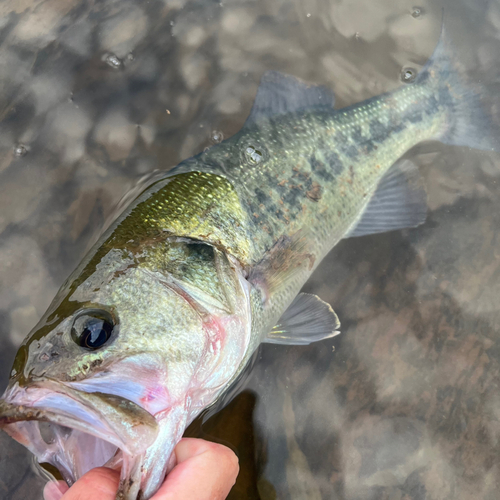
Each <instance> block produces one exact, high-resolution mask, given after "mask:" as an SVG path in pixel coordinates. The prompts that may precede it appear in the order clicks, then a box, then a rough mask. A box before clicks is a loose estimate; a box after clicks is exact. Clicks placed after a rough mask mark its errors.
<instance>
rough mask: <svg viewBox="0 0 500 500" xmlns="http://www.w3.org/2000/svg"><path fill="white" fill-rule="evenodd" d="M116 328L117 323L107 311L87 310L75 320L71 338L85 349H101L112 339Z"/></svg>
mask: <svg viewBox="0 0 500 500" xmlns="http://www.w3.org/2000/svg"><path fill="white" fill-rule="evenodd" d="M114 327H115V321H114V319H113V317H112V316H111V314H109V313H108V312H107V311H103V310H100V309H87V310H85V311H82V312H81V313H80V314H79V315H78V316H77V317H76V318H75V319H74V321H73V326H72V327H71V338H72V339H73V341H74V342H75V343H76V344H78V345H79V346H80V347H83V348H85V349H91V350H94V349H99V348H100V347H102V346H103V345H104V344H105V343H106V342H107V341H108V340H109V339H110V337H111V334H112V332H113V329H114Z"/></svg>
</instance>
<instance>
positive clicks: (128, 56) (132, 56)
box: [127, 52, 135, 61]
mask: <svg viewBox="0 0 500 500" xmlns="http://www.w3.org/2000/svg"><path fill="white" fill-rule="evenodd" d="M134 59H135V56H134V54H133V53H132V52H129V53H128V54H127V61H133V60H134Z"/></svg>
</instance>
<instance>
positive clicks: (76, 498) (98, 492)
mask: <svg viewBox="0 0 500 500" xmlns="http://www.w3.org/2000/svg"><path fill="white" fill-rule="evenodd" d="M119 479H120V474H119V472H117V471H115V470H112V469H107V468H106V467H98V468H97V469H92V470H91V471H89V472H87V474H85V475H83V476H82V477H81V478H80V479H79V480H78V481H77V482H76V483H75V484H74V485H73V486H72V487H71V488H69V489H68V490H67V491H66V492H65V493H63V492H64V491H65V490H66V489H67V486H65V485H64V483H62V482H61V481H59V482H57V483H55V482H50V483H47V484H46V485H45V488H44V490H43V497H44V499H45V500H88V499H89V498H96V499H97V498H98V499H99V500H115V497H116V492H117V491H118V482H119Z"/></svg>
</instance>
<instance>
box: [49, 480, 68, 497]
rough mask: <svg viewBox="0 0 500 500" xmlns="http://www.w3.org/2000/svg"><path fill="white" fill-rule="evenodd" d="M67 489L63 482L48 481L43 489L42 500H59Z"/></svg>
mask: <svg viewBox="0 0 500 500" xmlns="http://www.w3.org/2000/svg"><path fill="white" fill-rule="evenodd" d="M68 489H69V488H68V485H67V484H66V483H65V482H64V481H50V482H48V483H47V484H46V485H45V487H44V488H43V500H60V499H61V498H62V496H63V495H64V494H65V493H66V492H67V491H68Z"/></svg>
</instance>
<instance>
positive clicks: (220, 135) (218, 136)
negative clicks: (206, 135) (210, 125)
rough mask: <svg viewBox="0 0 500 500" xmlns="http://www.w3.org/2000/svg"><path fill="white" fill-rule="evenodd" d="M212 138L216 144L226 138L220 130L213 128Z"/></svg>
mask: <svg viewBox="0 0 500 500" xmlns="http://www.w3.org/2000/svg"><path fill="white" fill-rule="evenodd" d="M210 140H211V141H212V142H213V143H214V144H219V142H222V141H223V140H224V134H223V133H222V132H221V131H220V130H212V133H211V134H210Z"/></svg>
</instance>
